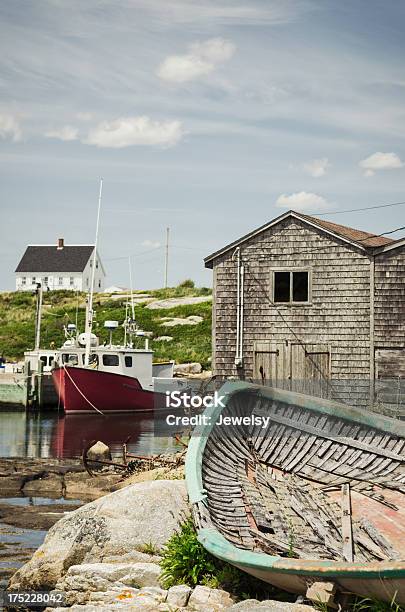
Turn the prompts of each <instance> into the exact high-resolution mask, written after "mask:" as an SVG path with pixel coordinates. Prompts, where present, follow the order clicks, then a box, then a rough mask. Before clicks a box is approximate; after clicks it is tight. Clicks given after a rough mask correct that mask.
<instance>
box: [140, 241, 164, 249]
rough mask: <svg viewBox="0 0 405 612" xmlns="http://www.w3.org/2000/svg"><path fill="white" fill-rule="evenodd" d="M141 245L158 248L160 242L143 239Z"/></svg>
mask: <svg viewBox="0 0 405 612" xmlns="http://www.w3.org/2000/svg"><path fill="white" fill-rule="evenodd" d="M142 246H144V247H148V248H151V249H158V248H159V247H160V246H162V244H161V243H160V242H157V241H154V240H144V241H143V242H142Z"/></svg>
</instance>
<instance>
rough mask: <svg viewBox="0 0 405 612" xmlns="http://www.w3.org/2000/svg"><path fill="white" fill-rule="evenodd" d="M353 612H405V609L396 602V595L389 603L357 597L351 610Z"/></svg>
mask: <svg viewBox="0 0 405 612" xmlns="http://www.w3.org/2000/svg"><path fill="white" fill-rule="evenodd" d="M350 611H351V612H405V608H404V607H403V606H400V605H399V604H398V603H397V602H396V593H395V595H394V597H393V598H392V600H391V601H390V602H389V603H387V602H384V601H378V600H377V599H372V598H369V597H365V598H363V599H360V598H359V597H357V598H356V599H355V601H354V603H353V604H352V606H351V608H350Z"/></svg>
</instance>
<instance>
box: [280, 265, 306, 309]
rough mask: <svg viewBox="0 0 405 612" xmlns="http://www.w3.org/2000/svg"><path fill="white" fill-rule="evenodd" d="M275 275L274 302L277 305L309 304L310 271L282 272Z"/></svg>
mask: <svg viewBox="0 0 405 612" xmlns="http://www.w3.org/2000/svg"><path fill="white" fill-rule="evenodd" d="M273 274H274V276H273V300H274V302H275V303H276V304H302V303H307V302H309V272H308V270H296V271H288V272H287V271H284V270H280V271H277V272H274V273H273Z"/></svg>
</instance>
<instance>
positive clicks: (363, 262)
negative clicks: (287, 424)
mask: <svg viewBox="0 0 405 612" xmlns="http://www.w3.org/2000/svg"><path fill="white" fill-rule="evenodd" d="M241 257H242V262H243V265H244V268H245V290H244V325H243V356H244V363H243V368H242V369H238V368H236V366H235V364H234V359H235V350H236V316H237V315H236V308H237V307H236V301H237V292H236V287H237V261H236V258H234V259H232V252H227V253H225V254H223V255H221V256H220V257H219V258H217V259H216V260H215V261H214V269H215V302H216V306H215V312H214V321H213V327H214V339H215V342H214V347H215V349H214V351H215V357H214V362H215V373H216V374H218V375H220V376H224V377H228V376H240V375H243V376H245V377H253V376H254V371H253V357H254V353H253V351H254V344H255V342H257V341H261V340H268V341H271V342H275V343H288V344H296V343H297V341H298V342H303V343H305V344H316V345H319V344H327V345H328V346H330V375H331V379H347V380H349V379H352V378H363V379H368V378H369V372H370V357H369V346H370V344H369V343H370V260H369V258H368V256H366V255H365V254H364V252H362V251H361V249H358V248H356V247H355V246H352V245H349V244H348V243H346V242H344V241H343V240H339V239H334V238H332V237H329V236H328V235H327V234H325V233H324V232H322V231H320V230H317V229H316V228H312V227H309V226H308V225H306V224H304V223H302V222H301V221H299V220H297V219H286V220H284V221H282V222H281V223H279V224H278V225H277V226H275V227H272V228H269V229H268V230H266V231H264V232H263V233H261V234H258V235H256V236H253V237H252V238H250V239H249V240H248V241H247V242H246V243H244V244H243V245H242V246H241ZM280 268H287V269H291V270H294V269H295V268H300V269H308V270H309V271H310V273H311V277H312V287H311V302H310V303H309V304H302V305H284V304H278V305H277V306H275V305H274V304H273V303H272V300H273V294H272V291H273V288H272V272H273V271H274V270H277V269H280Z"/></svg>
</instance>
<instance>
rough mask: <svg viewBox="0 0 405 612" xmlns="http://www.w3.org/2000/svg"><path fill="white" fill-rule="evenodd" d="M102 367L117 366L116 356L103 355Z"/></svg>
mask: <svg viewBox="0 0 405 612" xmlns="http://www.w3.org/2000/svg"><path fill="white" fill-rule="evenodd" d="M103 365H105V366H117V365H119V359H118V355H103Z"/></svg>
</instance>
